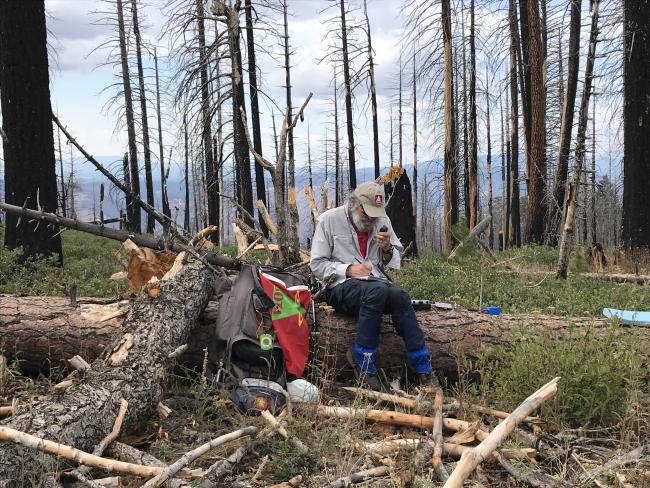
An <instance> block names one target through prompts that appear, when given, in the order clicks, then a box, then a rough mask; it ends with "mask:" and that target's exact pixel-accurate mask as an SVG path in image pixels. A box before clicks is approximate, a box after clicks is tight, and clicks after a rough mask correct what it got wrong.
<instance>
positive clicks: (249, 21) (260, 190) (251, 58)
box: [244, 0, 269, 237]
mask: <svg viewBox="0 0 650 488" xmlns="http://www.w3.org/2000/svg"><path fill="white" fill-rule="evenodd" d="M244 9H245V10H246V42H247V44H248V46H247V47H248V86H249V95H250V100H251V123H252V125H253V146H254V147H253V148H254V149H255V152H256V153H257V154H260V155H261V154H262V129H261V126H260V107H259V101H258V84H257V63H256V60H255V34H254V31H253V5H252V2H251V0H246V2H245V4H244ZM255 191H256V196H257V200H262V201H263V202H265V201H266V187H265V185H264V168H262V167H261V166H260V165H259V164H256V165H255ZM258 218H259V223H260V227H261V228H262V232H264V235H265V236H267V237H268V234H269V230H268V228H267V227H266V223H265V222H264V219H263V218H262V215H261V214H259V212H258Z"/></svg>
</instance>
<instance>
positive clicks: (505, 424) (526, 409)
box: [443, 378, 560, 488]
mask: <svg viewBox="0 0 650 488" xmlns="http://www.w3.org/2000/svg"><path fill="white" fill-rule="evenodd" d="M559 380H560V378H554V379H553V380H551V381H550V382H548V383H547V384H546V385H544V386H542V387H541V388H540V389H539V390H537V391H536V392H535V393H533V394H532V395H530V396H529V397H528V398H526V400H524V401H523V403H522V404H521V405H519V406H518V407H517V408H516V409H515V410H514V411H513V412H512V413H511V414H510V415H509V416H508V418H507V419H505V420H503V421H502V422H501V423H499V425H497V426H496V427H495V429H494V430H493V431H492V432H491V433H490V434H489V435H488V436H487V438H486V439H484V440H482V441H481V443H480V444H479V445H478V446H476V447H475V448H473V449H471V450H470V451H468V452H467V453H466V454H464V455H463V457H462V458H461V460H460V462H459V463H458V466H456V469H454V471H453V472H452V473H451V476H450V477H449V479H448V480H447V482H446V483H445V484H444V487H443V488H461V487H462V486H463V482H464V481H465V479H467V477H468V476H469V475H470V474H471V473H472V471H474V470H475V469H476V467H477V466H478V465H479V464H481V462H482V461H483V460H485V459H486V458H487V457H488V456H490V455H491V454H492V453H493V452H494V451H495V450H496V449H497V447H499V446H500V445H501V443H502V442H503V441H504V440H505V439H506V437H508V435H509V434H510V433H511V432H512V431H513V430H514V429H515V427H517V425H519V424H520V423H521V422H522V421H523V420H524V419H525V418H526V417H527V416H528V415H530V413H532V412H533V411H534V410H536V409H537V408H539V406H540V405H541V404H542V403H544V401H546V400H548V399H549V398H551V397H552V396H553V395H555V393H556V392H557V383H558V381H559Z"/></svg>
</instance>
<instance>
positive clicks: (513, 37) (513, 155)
mask: <svg viewBox="0 0 650 488" xmlns="http://www.w3.org/2000/svg"><path fill="white" fill-rule="evenodd" d="M509 17H510V19H509V20H510V21H509V23H510V98H511V99H510V104H511V105H510V126H511V129H510V143H511V149H510V203H509V206H510V226H509V229H508V246H509V247H519V245H520V244H521V237H520V236H521V230H520V221H519V102H518V97H517V38H518V37H519V36H518V34H517V6H516V5H515V0H510V5H509Z"/></svg>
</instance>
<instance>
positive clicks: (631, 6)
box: [622, 0, 650, 248]
mask: <svg viewBox="0 0 650 488" xmlns="http://www.w3.org/2000/svg"><path fill="white" fill-rule="evenodd" d="M624 7H625V8H624V23H625V27H624V31H625V50H624V53H625V55H624V58H625V60H624V65H623V66H624V71H623V73H624V81H623V91H624V96H625V102H624V110H623V124H624V142H625V144H624V146H625V154H624V160H623V161H624V162H623V235H622V237H623V242H624V243H625V245H626V246H627V247H629V248H648V247H650V211H649V209H650V192H649V191H648V185H647V181H648V173H649V171H648V167H649V165H650V133H649V131H650V121H648V114H649V113H650V94H649V92H650V87H649V86H648V79H649V76H650V75H649V73H650V9H649V7H650V2H649V1H648V0H625V2H624Z"/></svg>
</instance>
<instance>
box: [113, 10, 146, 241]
mask: <svg viewBox="0 0 650 488" xmlns="http://www.w3.org/2000/svg"><path fill="white" fill-rule="evenodd" d="M116 7H117V27H118V33H119V43H120V66H121V69H122V92H123V94H124V109H125V115H126V128H127V133H128V139H129V181H130V182H131V191H132V192H133V193H135V194H136V195H138V196H139V195H140V168H139V167H138V146H137V143H136V137H135V113H134V112H133V94H132V91H131V74H130V72H129V58H128V55H127V39H126V25H125V23H124V6H123V4H122V0H116ZM127 215H128V224H127V227H128V228H129V229H130V230H132V231H134V232H138V233H140V232H141V231H142V230H141V229H142V223H141V214H140V209H139V208H137V207H136V206H134V205H131V207H128V206H127Z"/></svg>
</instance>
